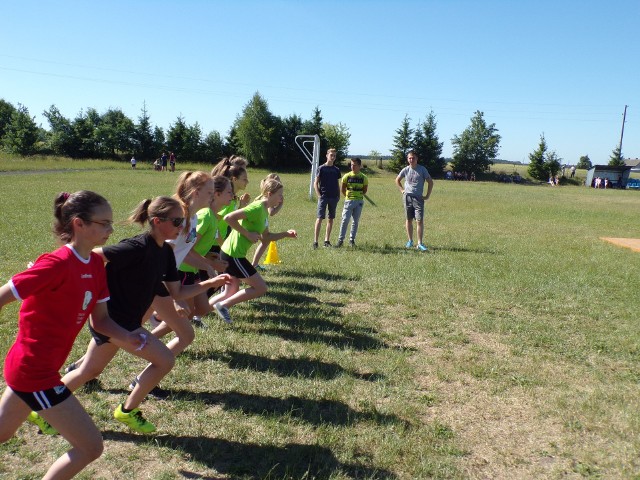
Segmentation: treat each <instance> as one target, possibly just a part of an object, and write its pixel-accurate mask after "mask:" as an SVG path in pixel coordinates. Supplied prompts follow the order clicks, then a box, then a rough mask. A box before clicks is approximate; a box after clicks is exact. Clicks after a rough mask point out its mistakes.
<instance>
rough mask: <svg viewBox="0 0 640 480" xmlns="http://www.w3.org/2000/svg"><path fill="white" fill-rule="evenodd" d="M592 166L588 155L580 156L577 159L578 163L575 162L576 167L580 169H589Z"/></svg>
mask: <svg viewBox="0 0 640 480" xmlns="http://www.w3.org/2000/svg"><path fill="white" fill-rule="evenodd" d="M592 166H593V165H592V164H591V160H590V159H589V155H583V156H581V157H580V160H578V163H577V164H576V168H578V169H582V170H589V169H590V168H591V167H592Z"/></svg>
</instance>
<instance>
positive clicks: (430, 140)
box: [413, 111, 446, 176]
mask: <svg viewBox="0 0 640 480" xmlns="http://www.w3.org/2000/svg"><path fill="white" fill-rule="evenodd" d="M437 126H438V123H437V122H436V116H435V114H434V113H433V111H431V112H429V115H427V119H426V120H425V121H424V122H422V123H420V122H418V125H417V127H416V129H415V131H414V135H413V148H414V149H415V151H416V153H417V154H418V158H419V161H420V163H421V164H422V165H424V166H425V167H426V168H427V170H429V173H430V174H431V175H436V176H437V175H441V174H442V171H443V170H444V167H445V165H446V161H445V159H444V158H443V157H442V146H443V145H444V143H443V142H439V141H438V140H439V139H438V135H437V133H436V128H437Z"/></svg>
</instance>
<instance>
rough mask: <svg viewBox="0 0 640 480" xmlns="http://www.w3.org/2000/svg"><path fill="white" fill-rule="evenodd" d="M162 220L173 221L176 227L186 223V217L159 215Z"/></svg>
mask: <svg viewBox="0 0 640 480" xmlns="http://www.w3.org/2000/svg"><path fill="white" fill-rule="evenodd" d="M158 218H159V219H160V221H161V222H171V224H172V225H173V226H174V227H180V226H182V224H183V223H184V217H174V218H169V217H158Z"/></svg>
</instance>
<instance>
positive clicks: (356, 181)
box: [336, 158, 369, 247]
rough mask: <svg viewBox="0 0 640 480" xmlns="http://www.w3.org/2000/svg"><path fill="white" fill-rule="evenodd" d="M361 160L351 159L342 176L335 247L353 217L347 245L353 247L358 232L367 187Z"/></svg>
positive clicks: (337, 245)
mask: <svg viewBox="0 0 640 480" xmlns="http://www.w3.org/2000/svg"><path fill="white" fill-rule="evenodd" d="M361 168H362V161H361V160H360V159H359V158H353V159H351V171H350V172H349V173H347V174H346V175H345V176H344V177H342V181H341V183H342V187H341V190H342V194H343V195H344V197H345V198H344V207H343V208H342V221H341V222H340V235H338V243H337V244H336V247H341V246H342V242H344V237H345V236H346V234H347V226H348V225H349V221H350V220H351V218H353V223H352V224H351V232H350V233H349V246H350V247H355V245H356V233H358V223H359V221H360V214H361V213H362V207H363V206H364V195H365V194H366V193H367V188H368V187H369V180H368V179H367V176H366V175H365V174H364V173H362V172H360V169H361Z"/></svg>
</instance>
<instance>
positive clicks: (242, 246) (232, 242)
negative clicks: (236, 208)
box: [222, 199, 269, 258]
mask: <svg viewBox="0 0 640 480" xmlns="http://www.w3.org/2000/svg"><path fill="white" fill-rule="evenodd" d="M262 202H264V199H261V200H256V201H255V202H252V203H250V204H249V205H247V206H246V207H244V208H243V209H241V210H242V211H243V212H244V214H245V216H246V217H247V218H244V219H242V220H240V225H242V226H243V227H244V228H246V229H247V230H248V231H249V232H257V233H262V232H264V230H265V229H266V228H267V227H268V226H269V211H268V210H267V208H266V207H265V206H264V204H263V203H262ZM251 245H252V243H251V241H250V240H249V239H248V238H247V237H245V236H243V235H241V234H240V232H238V231H236V230H231V233H230V234H229V236H228V237H227V239H226V240H225V241H224V244H223V245H222V251H223V252H224V253H226V254H227V255H229V256H230V257H233V258H245V257H246V256H247V252H248V251H249V248H250V247H251Z"/></svg>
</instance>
